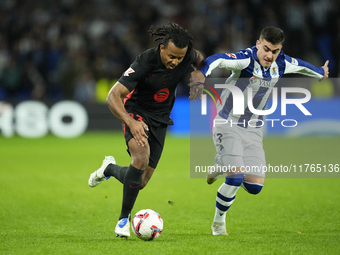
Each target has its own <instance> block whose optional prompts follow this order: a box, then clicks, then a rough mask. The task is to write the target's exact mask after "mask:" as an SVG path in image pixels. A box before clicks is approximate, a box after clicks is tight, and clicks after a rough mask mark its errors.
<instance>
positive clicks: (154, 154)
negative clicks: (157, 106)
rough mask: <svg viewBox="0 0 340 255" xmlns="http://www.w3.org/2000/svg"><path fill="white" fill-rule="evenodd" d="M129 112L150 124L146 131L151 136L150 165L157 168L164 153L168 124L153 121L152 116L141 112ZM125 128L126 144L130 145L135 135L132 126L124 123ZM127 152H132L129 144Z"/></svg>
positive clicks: (136, 118)
mask: <svg viewBox="0 0 340 255" xmlns="http://www.w3.org/2000/svg"><path fill="white" fill-rule="evenodd" d="M129 114H130V115H131V117H133V118H134V119H135V120H139V121H141V120H143V122H144V123H145V124H147V125H148V128H149V130H148V131H145V133H146V134H147V136H148V137H149V138H148V142H149V146H150V158H149V166H150V167H152V168H154V169H155V168H156V167H157V164H158V161H159V159H160V158H161V155H162V151H163V147H164V142H165V136H166V130H167V127H168V125H166V124H162V123H158V122H155V121H152V120H151V119H150V118H146V117H145V115H144V116H143V115H142V114H140V113H129ZM123 129H124V137H125V142H126V145H127V146H128V142H129V141H130V139H131V138H133V136H132V134H131V131H130V128H129V127H128V126H127V125H123ZM127 152H128V153H129V154H130V151H129V146H128V148H127Z"/></svg>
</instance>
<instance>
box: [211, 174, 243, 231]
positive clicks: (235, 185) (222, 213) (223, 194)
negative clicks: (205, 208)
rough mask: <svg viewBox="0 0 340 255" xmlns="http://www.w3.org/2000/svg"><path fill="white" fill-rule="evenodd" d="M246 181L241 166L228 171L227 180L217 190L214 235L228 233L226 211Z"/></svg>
mask: <svg viewBox="0 0 340 255" xmlns="http://www.w3.org/2000/svg"><path fill="white" fill-rule="evenodd" d="M243 181H244V174H243V172H242V170H241V168H240V167H237V168H236V169H234V172H232V173H228V174H227V176H226V178H225V182H223V183H222V185H221V186H220V187H219V189H218V190H217V195H216V207H215V215H214V220H213V224H212V227H211V232H212V234H213V235H227V232H226V222H225V219H226V213H227V211H228V210H229V208H230V207H231V205H232V204H233V202H234V201H235V198H236V193H237V191H238V189H239V188H240V186H241V185H242V183H243Z"/></svg>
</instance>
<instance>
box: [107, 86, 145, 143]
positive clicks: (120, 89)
mask: <svg viewBox="0 0 340 255" xmlns="http://www.w3.org/2000/svg"><path fill="white" fill-rule="evenodd" d="M129 93H130V91H129V90H128V89H127V88H126V87H125V86H124V85H123V84H121V83H120V82H117V83H116V84H115V85H114V86H113V87H112V88H111V90H110V92H109V94H108V96H107V98H106V103H107V105H108V106H109V108H110V110H111V112H112V113H113V115H114V116H116V117H117V119H119V120H120V121H121V122H122V123H124V124H125V125H128V127H129V128H130V131H131V134H132V135H133V137H134V138H135V140H136V142H137V144H138V145H141V146H144V145H146V144H147V139H148V136H147V135H146V134H145V131H144V129H145V130H149V129H148V126H147V125H146V124H145V123H144V122H143V121H136V120H135V119H133V118H132V117H131V116H130V114H129V113H128V112H127V111H126V110H125V108H124V104H123V102H122V99H123V98H125V97H126V96H127V95H128V94H129Z"/></svg>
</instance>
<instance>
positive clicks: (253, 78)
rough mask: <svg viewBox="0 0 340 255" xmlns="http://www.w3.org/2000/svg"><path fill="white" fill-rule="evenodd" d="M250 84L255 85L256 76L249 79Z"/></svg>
mask: <svg viewBox="0 0 340 255" xmlns="http://www.w3.org/2000/svg"><path fill="white" fill-rule="evenodd" d="M249 82H250V84H252V85H254V84H255V83H256V82H257V79H256V78H255V77H251V78H250V79H249Z"/></svg>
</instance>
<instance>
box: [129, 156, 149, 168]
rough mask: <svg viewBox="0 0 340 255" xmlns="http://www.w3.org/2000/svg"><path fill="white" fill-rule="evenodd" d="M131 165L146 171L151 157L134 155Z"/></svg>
mask: <svg viewBox="0 0 340 255" xmlns="http://www.w3.org/2000/svg"><path fill="white" fill-rule="evenodd" d="M131 164H132V165H133V166H135V167H136V168H138V169H140V170H145V169H146V168H147V166H148V165H149V155H134V156H133V157H132V160H131Z"/></svg>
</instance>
